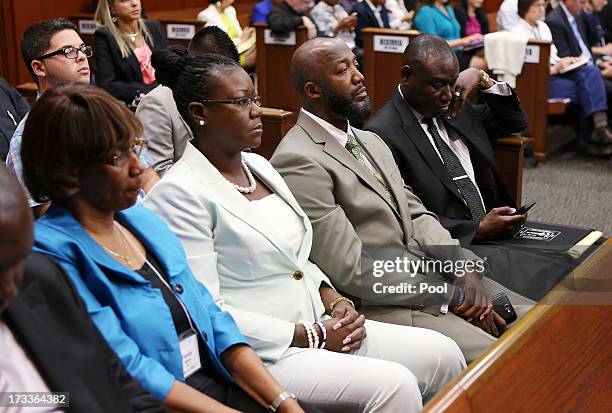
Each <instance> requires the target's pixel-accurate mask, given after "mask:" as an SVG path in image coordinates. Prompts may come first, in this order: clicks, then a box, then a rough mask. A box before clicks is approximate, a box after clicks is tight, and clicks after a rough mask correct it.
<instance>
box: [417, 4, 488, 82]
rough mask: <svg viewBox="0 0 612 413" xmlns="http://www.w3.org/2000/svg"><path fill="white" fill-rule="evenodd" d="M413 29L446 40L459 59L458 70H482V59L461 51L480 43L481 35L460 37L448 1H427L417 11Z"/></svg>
mask: <svg viewBox="0 0 612 413" xmlns="http://www.w3.org/2000/svg"><path fill="white" fill-rule="evenodd" d="M414 28H415V29H416V30H418V31H420V32H423V33H427V34H435V35H437V36H440V37H441V38H443V39H444V40H446V41H447V42H448V44H449V46H450V47H452V48H453V50H454V51H455V54H456V55H457V59H459V68H460V70H463V69H465V68H467V67H469V66H472V67H477V68H479V69H484V59H482V58H478V56H475V55H474V53H470V52H465V51H463V49H464V48H465V47H468V46H470V45H474V44H476V43H478V42H480V41H482V38H483V37H482V34H481V33H474V34H471V35H469V36H465V37H461V25H460V24H459V21H458V20H457V18H456V17H455V12H454V11H453V8H452V7H451V6H450V5H449V4H448V0H428V1H427V2H426V4H424V5H423V6H422V7H421V8H420V9H419V10H418V11H417V13H416V16H415V18H414Z"/></svg>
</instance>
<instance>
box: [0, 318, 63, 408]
mask: <svg viewBox="0 0 612 413" xmlns="http://www.w3.org/2000/svg"><path fill="white" fill-rule="evenodd" d="M49 391H50V390H49V387H48V386H47V384H46V383H45V381H44V380H43V378H42V377H41V375H40V373H39V372H38V369H37V368H36V366H34V364H33V363H32V360H30V357H28V355H27V354H26V353H25V351H24V350H23V347H21V345H20V344H19V343H18V342H17V340H16V339H15V336H14V335H13V332H12V331H11V330H10V329H9V328H8V326H7V325H6V324H5V323H4V322H3V321H2V320H0V392H49ZM2 409H6V410H2V412H3V413H43V412H45V413H46V412H56V411H59V410H57V409H53V408H50V407H45V408H42V407H28V408H25V407H15V408H6V407H3V408H2Z"/></svg>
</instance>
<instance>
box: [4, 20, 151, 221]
mask: <svg viewBox="0 0 612 413" xmlns="http://www.w3.org/2000/svg"><path fill="white" fill-rule="evenodd" d="M21 55H22V56H23V61H24V63H25V65H26V67H27V68H28V70H29V72H30V74H31V75H32V78H33V79H34V81H35V82H36V84H37V85H38V96H40V95H41V94H43V93H45V92H46V91H47V90H49V89H52V88H54V87H58V86H60V85H63V84H66V83H70V82H79V83H86V84H87V83H89V82H90V72H89V62H88V60H87V58H88V57H91V56H92V55H93V50H92V48H91V46H86V45H85V43H83V40H81V37H80V36H79V34H78V33H77V27H76V26H75V25H74V24H73V23H71V22H69V21H68V20H65V19H52V20H46V21H42V22H39V23H35V24H33V25H32V26H30V27H28V28H27V29H26V30H25V32H24V33H23V35H22V37H21ZM26 120H27V115H26V116H25V117H24V118H23V119H22V120H21V122H20V123H19V125H18V126H17V129H16V130H15V133H14V135H13V139H11V146H10V148H9V153H8V155H7V158H6V166H7V168H8V169H9V171H10V172H11V173H12V174H13V175H15V176H16V177H17V179H18V180H19V182H20V183H21V185H22V187H23V189H24V192H25V193H26V196H27V198H28V203H29V205H30V207H32V209H33V212H34V214H35V215H36V216H40V215H42V214H43V213H44V211H45V210H46V208H48V206H49V204H48V203H45V204H40V203H38V202H36V201H34V200H33V199H32V198H31V197H30V195H29V191H28V188H27V187H26V185H25V182H24V179H23V166H22V163H21V143H22V136H23V130H24V127H25V123H26ZM141 161H142V162H143V164H144V165H146V166H148V161H147V159H146V156H145V153H143V156H142V158H141ZM158 180H159V177H158V176H157V174H155V172H154V171H153V169H152V168H147V169H146V170H145V172H144V174H143V189H144V190H145V191H147V190H149V189H150V188H151V187H152V186H153V185H154V184H155V183H156V182H157V181H158Z"/></svg>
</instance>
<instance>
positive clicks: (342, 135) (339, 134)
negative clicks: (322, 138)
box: [302, 108, 355, 147]
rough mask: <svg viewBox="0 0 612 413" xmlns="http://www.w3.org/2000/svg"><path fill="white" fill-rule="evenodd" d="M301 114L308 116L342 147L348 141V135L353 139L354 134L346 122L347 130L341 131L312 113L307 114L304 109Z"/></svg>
mask: <svg viewBox="0 0 612 413" xmlns="http://www.w3.org/2000/svg"><path fill="white" fill-rule="evenodd" d="M302 112H303V113H305V114H306V115H308V116H310V117H311V118H312V120H314V121H315V122H317V123H318V124H319V126H321V127H322V128H323V129H325V131H326V132H327V133H329V134H330V135H331V136H333V137H334V139H335V140H337V141H338V143H339V144H340V145H341V146H343V147H344V146H346V142H347V141H348V135H351V136H353V137H355V134H354V133H353V129H352V128H351V124H350V122H349V121H348V120H347V121H346V123H347V130H345V131H343V130H342V129H338V128H336V127H335V126H334V125H332V124H331V123H329V122H327V121H326V120H323V119H321V118H320V117H318V116H316V115H313V114H312V113H310V112H308V111H307V110H306V109H304V108H302Z"/></svg>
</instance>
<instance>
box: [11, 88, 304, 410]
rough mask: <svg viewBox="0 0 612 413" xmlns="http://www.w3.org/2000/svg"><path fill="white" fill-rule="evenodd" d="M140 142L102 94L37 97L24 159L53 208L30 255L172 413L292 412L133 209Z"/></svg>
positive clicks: (75, 91)
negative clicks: (63, 279)
mask: <svg viewBox="0 0 612 413" xmlns="http://www.w3.org/2000/svg"><path fill="white" fill-rule="evenodd" d="M141 135H142V128H141V125H140V123H139V122H138V120H137V119H136V118H135V116H134V114H133V113H132V112H130V111H129V110H128V109H127V108H126V107H125V105H123V104H122V103H121V102H119V101H118V100H116V99H112V98H111V96H110V94H108V92H106V91H105V90H103V89H101V88H96V87H93V86H89V85H82V84H69V85H64V86H61V87H58V88H54V89H52V90H50V91H47V92H46V93H45V94H44V95H43V96H42V97H41V99H40V100H39V101H38V102H37V103H36V104H35V105H34V107H33V108H32V111H31V112H30V115H29V118H28V122H27V124H26V128H25V131H24V145H23V150H22V156H23V165H24V176H25V180H26V182H27V184H28V187H30V188H31V189H32V195H33V196H34V198H35V199H37V200H38V201H43V200H46V199H50V200H52V201H53V205H52V206H51V207H50V209H49V211H48V213H47V214H45V216H43V217H42V218H40V219H39V220H38V221H37V222H36V239H35V247H34V249H35V251H38V252H41V253H43V254H46V255H49V256H51V257H53V258H54V259H56V260H57V261H58V262H59V263H60V264H61V266H62V267H63V268H64V270H65V271H66V272H67V273H68V276H69V277H70V280H71V281H72V282H73V283H74V285H75V286H76V290H77V291H78V293H79V295H80V296H81V298H82V299H83V300H84V301H85V304H86V305H87V310H88V312H89V315H90V316H91V318H92V319H93V322H94V323H95V324H96V326H97V327H98V329H99V331H100V332H101V333H102V335H103V336H104V338H105V339H106V341H107V342H108V343H109V344H110V346H111V347H112V348H113V350H114V351H115V352H116V353H117V356H118V357H119V358H120V359H121V361H122V362H123V363H124V365H125V367H126V369H127V370H128V372H129V373H130V374H131V375H132V376H133V377H134V378H135V379H137V380H139V381H140V383H141V384H142V386H143V387H144V388H145V389H147V390H148V391H149V392H151V393H152V394H153V395H154V396H155V397H157V398H158V399H159V400H162V401H163V402H164V404H165V405H166V407H168V408H169V409H170V410H174V411H181V412H212V411H214V412H224V413H225V412H227V413H229V412H236V411H237V410H239V411H248V412H264V411H266V410H265V408H264V407H265V406H270V405H272V406H275V407H276V408H277V409H278V411H279V412H296V413H298V412H302V411H303V410H302V409H301V408H300V406H299V405H298V403H297V401H296V400H295V398H292V397H291V395H289V394H287V393H285V392H284V391H283V389H282V388H281V387H280V386H279V385H278V383H277V382H276V381H275V380H274V379H273V378H272V376H270V374H269V373H268V371H267V370H266V368H265V366H264V365H263V363H262V362H261V360H260V359H259V358H258V357H257V355H256V354H255V352H254V351H253V350H252V348H251V347H249V346H248V344H247V343H246V341H245V339H244V337H243V336H242V335H241V334H240V332H239V330H238V327H237V326H236V324H235V322H234V320H233V318H232V317H231V316H230V315H229V313H227V312H225V311H222V310H221V309H219V307H217V306H216V305H215V303H214V302H213V300H212V297H211V295H210V293H209V292H208V290H207V289H206V288H205V287H204V286H203V285H202V284H200V283H199V282H198V281H197V280H196V279H195V278H194V277H193V275H192V273H191V271H190V270H189V267H188V266H187V262H186V258H185V252H184V250H183V248H182V246H181V244H180V242H179V241H178V240H177V238H176V237H175V236H174V234H173V233H172V232H171V231H170V229H169V228H168V227H167V226H166V225H165V224H164V223H163V222H162V221H161V220H160V219H159V218H157V216H156V215H155V214H153V213H151V212H150V211H149V210H147V209H146V208H143V207H141V206H139V205H134V203H135V201H136V197H137V195H138V192H139V189H140V184H141V176H142V172H143V170H144V168H143V166H142V164H141V163H140V161H139V159H138V153H139V152H140V151H141V150H142V149H143V147H144V145H146V142H145V141H144V139H142V138H140V136H141ZM83 136H87V138H88V139H82V137H83ZM279 405H280V408H279Z"/></svg>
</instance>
